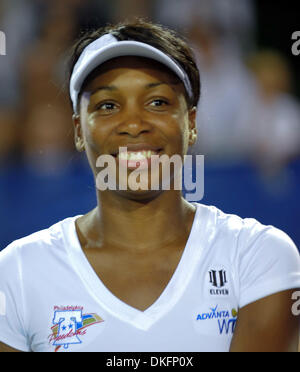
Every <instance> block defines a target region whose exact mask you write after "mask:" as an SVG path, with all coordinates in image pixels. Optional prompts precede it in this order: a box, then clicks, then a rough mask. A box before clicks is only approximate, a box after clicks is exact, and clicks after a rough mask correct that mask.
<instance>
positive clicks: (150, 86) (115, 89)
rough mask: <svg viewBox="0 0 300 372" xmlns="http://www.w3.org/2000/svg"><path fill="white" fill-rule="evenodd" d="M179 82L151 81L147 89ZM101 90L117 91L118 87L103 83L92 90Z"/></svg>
mask: <svg viewBox="0 0 300 372" xmlns="http://www.w3.org/2000/svg"><path fill="white" fill-rule="evenodd" d="M178 84H179V82H171V83H165V82H157V83H150V84H147V85H146V86H145V88H146V89H152V88H156V87H158V86H160V85H178ZM101 90H108V91H110V92H115V91H118V88H117V87H116V86H115V85H103V86H100V87H97V88H95V89H94V90H92V91H91V93H90V94H91V95H93V94H95V93H97V92H99V91H101Z"/></svg>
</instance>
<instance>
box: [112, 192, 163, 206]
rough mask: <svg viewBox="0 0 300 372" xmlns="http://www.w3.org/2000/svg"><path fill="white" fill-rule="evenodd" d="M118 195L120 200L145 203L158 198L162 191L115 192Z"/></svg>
mask: <svg viewBox="0 0 300 372" xmlns="http://www.w3.org/2000/svg"><path fill="white" fill-rule="evenodd" d="M115 192H116V193H118V194H119V195H120V196H121V197H122V198H124V199H128V200H132V201H137V202H143V203H147V202H150V201H152V200H154V199H156V198H158V197H159V196H160V195H161V194H162V192H163V191H162V190H136V191H134V190H126V191H124V190H118V191H115Z"/></svg>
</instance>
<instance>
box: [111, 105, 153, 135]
mask: <svg viewBox="0 0 300 372" xmlns="http://www.w3.org/2000/svg"><path fill="white" fill-rule="evenodd" d="M124 114H125V115H124V117H123V120H122V122H121V123H120V124H119V125H118V128H117V131H118V134H121V135H124V134H127V135H129V136H131V137H138V136H139V135H141V134H144V133H148V132H150V131H151V124H150V123H148V122H147V121H146V120H143V117H142V114H141V113H140V112H136V110H135V111H134V112H133V110H131V112H128V113H124Z"/></svg>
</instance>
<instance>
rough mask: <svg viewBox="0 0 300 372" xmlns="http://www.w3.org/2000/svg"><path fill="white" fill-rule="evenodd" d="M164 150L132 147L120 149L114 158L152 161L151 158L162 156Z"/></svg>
mask: <svg viewBox="0 0 300 372" xmlns="http://www.w3.org/2000/svg"><path fill="white" fill-rule="evenodd" d="M138 147H139V148H138ZM147 147H148V146H147ZM162 150H163V149H162V148H153V147H151V148H149V147H148V148H145V147H144V148H142V146H139V145H130V146H128V147H126V146H123V147H120V148H119V151H118V152H115V153H113V154H112V156H113V157H115V158H117V159H120V160H127V161H143V160H148V159H151V156H154V155H160V153H161V152H162Z"/></svg>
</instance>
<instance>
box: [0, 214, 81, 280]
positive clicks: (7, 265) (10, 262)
mask: <svg viewBox="0 0 300 372" xmlns="http://www.w3.org/2000/svg"><path fill="white" fill-rule="evenodd" d="M75 218H76V217H71V218H67V219H65V220H63V221H60V222H58V223H56V224H54V225H52V226H51V227H49V228H48V229H44V230H41V231H38V232H35V233H33V234H31V235H28V236H26V237H24V238H21V239H18V240H15V241H14V242H12V243H11V244H9V245H8V246H7V247H6V248H4V249H3V250H2V251H0V273H1V276H2V277H3V275H5V273H9V272H10V270H11V269H12V268H16V266H18V265H22V266H24V265H28V264H29V265H31V266H32V265H34V264H39V263H40V262H41V260H43V259H45V258H46V256H47V255H48V254H50V253H51V254H53V253H54V254H55V253H57V254H59V253H60V252H61V251H63V250H64V246H65V236H66V234H68V231H69V230H70V229H71V228H72V226H73V225H74V220H75Z"/></svg>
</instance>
